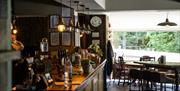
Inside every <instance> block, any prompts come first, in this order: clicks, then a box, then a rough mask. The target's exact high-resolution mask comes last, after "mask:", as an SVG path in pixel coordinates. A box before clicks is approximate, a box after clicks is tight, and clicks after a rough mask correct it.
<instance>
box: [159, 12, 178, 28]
mask: <svg viewBox="0 0 180 91" xmlns="http://www.w3.org/2000/svg"><path fill="white" fill-rule="evenodd" d="M157 25H158V26H177V24H176V23H174V22H170V21H169V19H168V13H167V16H166V20H165V22H161V23H158V24H157Z"/></svg>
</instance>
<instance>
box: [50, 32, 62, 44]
mask: <svg viewBox="0 0 180 91" xmlns="http://www.w3.org/2000/svg"><path fill="white" fill-rule="evenodd" d="M59 37H60V36H59V32H50V45H51V46H59V45H60V38H59Z"/></svg>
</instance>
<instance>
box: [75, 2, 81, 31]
mask: <svg viewBox="0 0 180 91" xmlns="http://www.w3.org/2000/svg"><path fill="white" fill-rule="evenodd" d="M74 3H76V11H78V6H79V1H74ZM75 28H76V32H79V30H80V29H82V28H81V26H80V24H79V21H78V19H77V22H76V26H75Z"/></svg>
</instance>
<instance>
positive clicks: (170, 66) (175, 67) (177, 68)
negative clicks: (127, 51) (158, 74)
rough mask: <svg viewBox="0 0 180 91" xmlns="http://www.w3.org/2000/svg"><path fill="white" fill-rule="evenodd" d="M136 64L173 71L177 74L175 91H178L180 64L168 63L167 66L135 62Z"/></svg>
mask: <svg viewBox="0 0 180 91" xmlns="http://www.w3.org/2000/svg"><path fill="white" fill-rule="evenodd" d="M134 63H138V64H143V65H144V66H145V67H146V68H149V67H154V68H163V69H168V70H173V71H174V72H175V84H176V88H175V91H178V86H179V75H178V74H179V71H180V62H166V63H165V64H159V63H158V62H155V61H134Z"/></svg>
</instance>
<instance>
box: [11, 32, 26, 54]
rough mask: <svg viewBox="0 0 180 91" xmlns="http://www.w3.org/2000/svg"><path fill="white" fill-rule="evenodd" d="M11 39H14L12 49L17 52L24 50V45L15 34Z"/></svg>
mask: <svg viewBox="0 0 180 91" xmlns="http://www.w3.org/2000/svg"><path fill="white" fill-rule="evenodd" d="M11 39H12V44H11V46H12V49H13V50H16V51H22V50H23V49H24V45H23V43H21V42H20V41H18V40H17V37H16V35H15V34H11Z"/></svg>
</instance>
